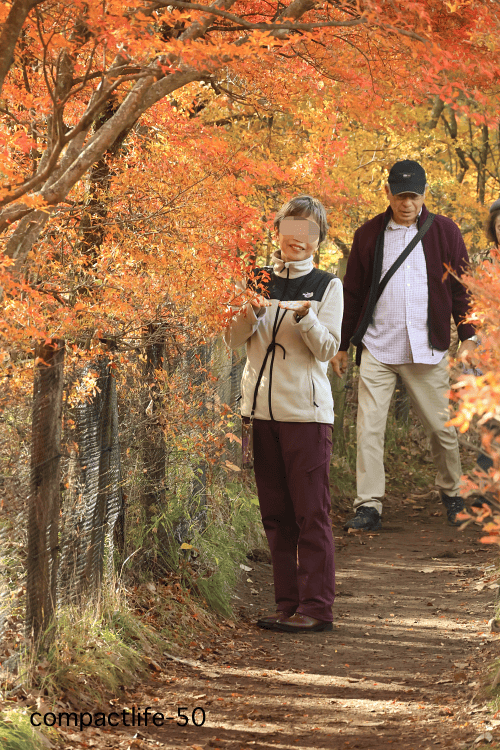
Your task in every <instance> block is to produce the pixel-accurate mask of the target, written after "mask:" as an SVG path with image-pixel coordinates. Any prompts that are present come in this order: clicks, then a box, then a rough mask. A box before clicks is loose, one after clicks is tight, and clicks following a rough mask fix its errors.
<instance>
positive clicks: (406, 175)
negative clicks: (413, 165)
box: [402, 174, 411, 179]
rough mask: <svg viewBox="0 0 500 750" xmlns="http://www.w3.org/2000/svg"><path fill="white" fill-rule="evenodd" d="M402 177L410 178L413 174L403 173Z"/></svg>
mask: <svg viewBox="0 0 500 750" xmlns="http://www.w3.org/2000/svg"><path fill="white" fill-rule="evenodd" d="M402 177H406V178H407V179H408V178H409V177H411V174H404V175H402Z"/></svg>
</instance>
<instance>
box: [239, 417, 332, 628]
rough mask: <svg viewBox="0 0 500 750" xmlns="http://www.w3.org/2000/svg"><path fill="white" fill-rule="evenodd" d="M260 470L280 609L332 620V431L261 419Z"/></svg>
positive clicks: (257, 432) (257, 433) (257, 423)
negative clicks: (329, 513) (330, 515)
mask: <svg viewBox="0 0 500 750" xmlns="http://www.w3.org/2000/svg"><path fill="white" fill-rule="evenodd" d="M253 429H254V433H253V435H254V439H253V444H254V467H255V480H256V482H257V490H258V494H259V503H260V512H261V516H262V522H263V524H264V529H265V532H266V535H267V540H268V542H269V548H270V550H271V557H272V561H273V574H274V592H275V599H276V608H277V610H279V611H284V612H286V613H287V614H290V615H291V614H293V613H294V612H296V611H297V612H300V613H301V614H304V615H309V616H310V617H315V618H317V619H318V620H324V621H328V622H330V621H331V620H332V619H333V618H332V604H333V600H334V598H335V562H334V545H333V536H332V527H331V523H330V519H329V516H328V512H329V510H330V490H329V475H330V454H331V449H332V427H331V425H329V424H319V423H316V422H275V421H273V420H269V421H268V420H264V419H255V420H254V423H253Z"/></svg>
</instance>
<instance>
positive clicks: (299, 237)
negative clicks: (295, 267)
mask: <svg viewBox="0 0 500 750" xmlns="http://www.w3.org/2000/svg"><path fill="white" fill-rule="evenodd" d="M278 242H279V246H280V250H281V259H282V260H283V261H285V263H287V262H289V261H294V260H306V258H310V257H311V256H312V255H313V253H315V252H316V250H317V249H318V245H319V226H318V225H317V224H316V222H315V221H314V219H312V218H311V217H307V218H306V217H305V216H285V218H284V219H282V220H281V222H280V228H279V233H278Z"/></svg>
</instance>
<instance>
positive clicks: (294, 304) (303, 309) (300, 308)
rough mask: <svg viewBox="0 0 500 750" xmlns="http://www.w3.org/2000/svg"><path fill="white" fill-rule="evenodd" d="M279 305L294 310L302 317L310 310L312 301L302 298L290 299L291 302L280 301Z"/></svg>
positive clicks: (284, 308)
mask: <svg viewBox="0 0 500 750" xmlns="http://www.w3.org/2000/svg"><path fill="white" fill-rule="evenodd" d="M278 307H281V308H283V310H292V311H293V312H294V313H295V314H296V315H298V316H299V317H300V318H303V317H304V315H307V313H308V312H309V308H310V307H311V303H310V301H309V300H304V302H302V301H300V300H299V301H297V300H290V301H289V302H279V303H278Z"/></svg>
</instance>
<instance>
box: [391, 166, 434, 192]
mask: <svg viewBox="0 0 500 750" xmlns="http://www.w3.org/2000/svg"><path fill="white" fill-rule="evenodd" d="M388 183H389V187H390V188H391V193H392V194H393V195H398V193H417V194H418V195H423V194H424V193H425V185H426V183H427V179H426V177H425V169H424V168H423V167H421V166H420V164H419V163H418V161H411V160H410V159H405V160H404V161H397V162H396V163H395V164H394V166H393V167H392V168H391V171H390V172H389V179H388Z"/></svg>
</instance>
